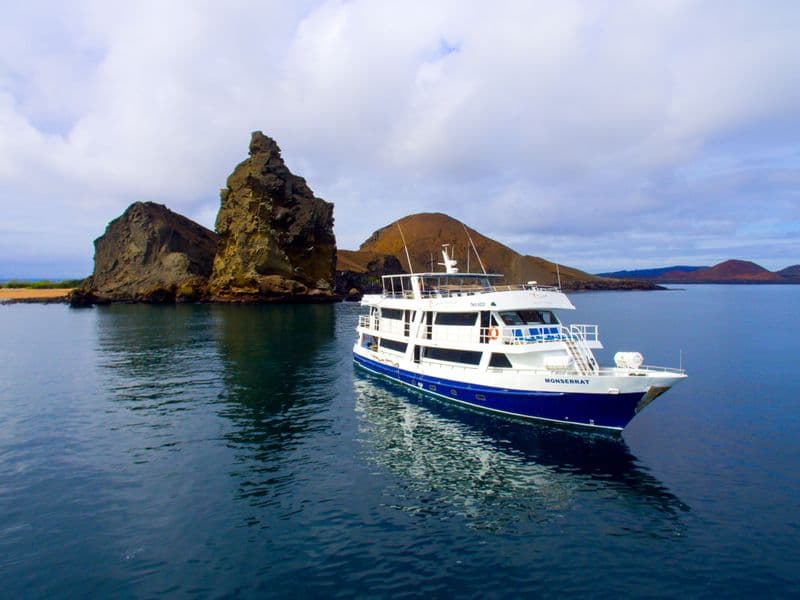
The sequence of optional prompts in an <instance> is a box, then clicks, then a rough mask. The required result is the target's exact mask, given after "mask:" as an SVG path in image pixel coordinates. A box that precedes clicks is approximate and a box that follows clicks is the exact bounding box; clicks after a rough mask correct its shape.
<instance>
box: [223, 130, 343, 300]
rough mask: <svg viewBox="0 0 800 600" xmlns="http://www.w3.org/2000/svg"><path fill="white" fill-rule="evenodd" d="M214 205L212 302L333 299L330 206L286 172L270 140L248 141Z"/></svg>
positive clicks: (258, 136)
mask: <svg viewBox="0 0 800 600" xmlns="http://www.w3.org/2000/svg"><path fill="white" fill-rule="evenodd" d="M220 197H221V206H220V210H219V214H218V215H217V222H216V230H217V233H218V234H219V236H220V240H219V246H218V249H217V255H216V257H215V258H214V268H213V272H212V275H211V279H210V281H209V292H210V294H211V297H212V299H214V300H217V301H224V302H259V301H272V300H291V301H316V302H319V301H326V300H334V299H335V295H334V292H333V277H334V268H335V266H336V238H335V237H334V234H333V204H331V203H329V202H325V201H324V200H321V199H319V198H317V197H315V196H314V193H313V192H312V191H311V189H310V188H309V187H308V185H306V182H305V180H304V179H303V178H302V177H298V176H296V175H293V174H292V173H291V171H289V169H288V168H287V167H286V165H285V164H284V162H283V158H282V157H281V150H280V148H279V147H278V144H277V143H275V140H273V139H272V138H270V137H267V136H265V135H264V134H263V133H261V132H260V131H256V132H254V133H253V134H252V139H251V141H250V158H248V159H246V160H245V161H243V162H242V163H240V164H239V165H238V166H237V167H236V168H235V169H234V171H233V173H231V175H230V176H229V177H228V181H227V188H225V189H223V190H222V191H221V193H220Z"/></svg>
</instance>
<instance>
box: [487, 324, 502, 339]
mask: <svg viewBox="0 0 800 600" xmlns="http://www.w3.org/2000/svg"><path fill="white" fill-rule="evenodd" d="M489 337H490V338H491V339H493V340H496V339H497V338H498V337H500V330H499V329H498V328H497V327H490V328H489Z"/></svg>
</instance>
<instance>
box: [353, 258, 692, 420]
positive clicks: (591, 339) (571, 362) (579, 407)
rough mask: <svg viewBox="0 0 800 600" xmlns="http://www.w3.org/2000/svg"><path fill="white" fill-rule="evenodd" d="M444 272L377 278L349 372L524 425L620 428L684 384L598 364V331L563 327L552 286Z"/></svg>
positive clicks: (678, 374) (671, 376) (661, 371)
mask: <svg viewBox="0 0 800 600" xmlns="http://www.w3.org/2000/svg"><path fill="white" fill-rule="evenodd" d="M442 257H443V263H440V264H442V265H443V266H444V267H445V271H444V272H441V273H437V272H430V273H412V274H410V275H386V276H384V277H383V293H382V294H376V295H366V296H364V298H363V299H362V301H361V304H362V305H363V306H365V307H367V308H368V309H369V313H368V314H365V315H362V316H360V317H359V321H358V327H357V332H358V338H357V340H356V343H355V345H354V346H353V358H354V360H355V362H356V364H357V365H359V366H360V367H363V368H364V369H367V370H368V371H371V372H373V373H377V374H380V375H383V376H386V377H388V378H390V379H393V380H395V381H398V382H401V383H404V384H406V385H409V386H411V387H414V388H417V389H419V390H423V391H425V392H427V393H429V394H433V395H435V396H438V397H441V398H445V399H447V400H450V401H453V402H457V403H460V404H464V405H468V406H470V407H475V408H479V409H483V410H487V411H492V412H496V413H502V414H505V415H512V416H515V417H522V418H526V419H536V420H544V421H552V422H558V423H566V424H572V425H580V426H586V427H595V428H602V429H612V430H622V429H623V428H624V427H625V426H626V425H627V424H628V423H629V422H630V421H631V419H633V417H634V416H636V414H637V413H639V412H641V411H642V409H644V408H645V407H646V406H647V405H648V404H650V402H652V401H653V400H654V399H655V398H657V397H658V396H659V395H661V394H663V393H664V392H665V391H667V390H668V389H669V388H670V387H672V386H673V385H674V384H675V383H677V382H679V381H681V380H682V379H684V378H686V374H685V373H684V371H683V370H682V369H671V368H666V367H653V366H644V365H643V364H642V363H643V359H642V355H641V354H640V353H638V352H618V353H617V354H616V355H615V356H614V362H615V365H614V366H613V367H601V366H600V365H598V364H597V361H596V360H595V357H594V354H593V352H592V350H595V349H599V348H602V347H603V346H602V344H601V343H600V338H599V336H598V330H597V325H586V324H571V325H566V324H564V323H562V322H561V320H560V319H559V316H558V314H559V311H564V310H574V309H575V307H574V306H573V305H572V303H571V302H570V300H569V298H567V296H566V295H565V294H564V293H562V292H561V290H560V289H558V288H555V287H545V286H540V285H537V284H536V282H529V283H527V284H525V285H498V284H497V281H498V279H499V278H501V277H502V276H501V275H493V274H486V273H459V272H458V269H457V268H456V261H454V260H452V259H451V258H450V256H449V254H448V249H447V246H445V247H444V249H443V250H442Z"/></svg>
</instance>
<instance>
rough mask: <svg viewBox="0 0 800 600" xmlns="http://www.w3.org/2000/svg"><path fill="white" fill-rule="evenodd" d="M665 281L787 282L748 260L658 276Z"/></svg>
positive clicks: (658, 279)
mask: <svg viewBox="0 0 800 600" xmlns="http://www.w3.org/2000/svg"><path fill="white" fill-rule="evenodd" d="M656 281H660V282H664V283H668V282H669V283H785V282H786V279H785V278H783V277H781V276H780V275H779V274H778V273H773V272H771V271H768V270H767V269H765V268H764V267H762V266H761V265H757V264H756V263H754V262H750V261H747V260H726V261H724V262H721V263H719V264H717V265H714V266H713V267H706V268H704V269H698V270H697V271H692V272H691V273H685V272H680V271H671V272H668V273H664V274H663V275H660V276H659V277H657V278H656Z"/></svg>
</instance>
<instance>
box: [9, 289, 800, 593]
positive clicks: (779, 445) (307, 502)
mask: <svg viewBox="0 0 800 600" xmlns="http://www.w3.org/2000/svg"><path fill="white" fill-rule="evenodd" d="M572 300H573V302H574V304H575V305H576V306H577V307H578V311H577V313H573V314H569V315H567V319H565V320H567V321H568V322H587V323H598V324H599V326H600V334H601V336H602V338H603V340H604V343H605V344H606V347H607V348H608V350H606V351H603V352H602V353H601V358H603V359H604V360H605V361H610V360H611V356H612V355H613V352H614V351H616V350H639V351H641V352H642V353H643V354H644V355H645V359H646V362H647V363H648V364H662V365H667V366H678V363H679V362H680V361H681V360H682V362H683V366H684V367H685V368H686V369H687V370H688V373H689V379H688V380H687V381H685V382H683V383H681V384H680V385H679V386H678V387H676V388H675V389H673V390H672V391H670V392H669V393H667V394H666V395H664V396H662V397H660V398H659V399H658V400H657V401H656V402H655V403H654V404H652V405H651V406H650V407H648V409H647V410H646V411H645V412H644V413H642V414H640V415H639V416H638V417H637V418H636V419H634V421H633V422H632V423H631V425H630V426H629V427H628V428H627V429H626V430H625V432H624V434H623V435H622V436H621V437H619V436H612V435H598V434H592V433H585V432H581V431H575V430H569V429H562V428H556V427H553V426H537V425H525V424H521V423H518V422H514V421H506V420H502V419H498V418H495V417H489V416H485V415H481V414H477V413H472V412H467V411H464V410H463V409H460V408H455V407H452V406H448V405H445V404H441V403H439V401H436V400H432V399H429V398H427V397H423V396H420V395H418V393H417V392H414V391H408V390H407V389H405V388H401V387H398V386H397V385H394V384H389V383H383V382H382V381H380V380H377V379H375V378H374V377H373V376H369V375H365V374H363V373H362V372H360V371H356V370H355V369H354V367H353V365H352V359H351V345H352V342H353V337H354V327H355V323H356V317H357V315H358V313H359V311H360V307H359V306H357V305H353V304H340V305H336V306H208V305H197V306H165V307H158V306H139V305H118V306H111V307H101V308H95V309H84V310H73V309H69V308H67V307H65V306H62V305H46V306H42V305H11V306H0V595H2V596H3V597H7V598H31V597H33V598H39V597H64V596H69V597H119V598H126V597H136V598H141V597H154V596H167V597H178V598H180V597H191V598H211V597H213V598H216V597H244V598H252V597H263V596H269V597H322V598H326V597H336V596H343V597H353V596H360V597H392V598H397V597H421V596H424V597H431V596H432V597H451V596H455V597H473V598H493V597H519V596H523V595H524V596H535V597H539V596H541V597H561V596H564V595H570V596H593V597H618V596H625V597H628V596H644V597H648V598H660V597H664V598H676V597H681V598H683V597H708V598H717V597H754V596H758V597H776V596H778V597H780V596H782V597H789V596H795V597H796V596H798V595H799V594H800V379H799V378H798V371H799V370H800V369H799V363H800V353H799V352H798V340H799V339H800V286H693V287H689V288H688V289H686V290H676V291H668V292H599V293H584V294H575V295H573V296H572Z"/></svg>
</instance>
